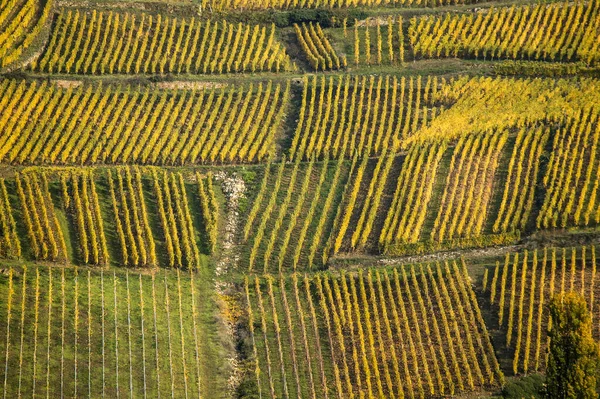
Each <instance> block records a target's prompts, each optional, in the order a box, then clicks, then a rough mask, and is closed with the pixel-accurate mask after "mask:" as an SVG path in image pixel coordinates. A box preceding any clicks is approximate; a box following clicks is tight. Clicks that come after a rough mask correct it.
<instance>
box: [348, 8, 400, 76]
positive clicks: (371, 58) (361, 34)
mask: <svg viewBox="0 0 600 399" xmlns="http://www.w3.org/2000/svg"><path fill="white" fill-rule="evenodd" d="M345 29H347V28H345ZM346 36H348V37H351V38H352V39H353V42H352V43H349V42H346V43H345V44H346V46H345V48H346V49H348V50H350V51H348V52H349V53H351V54H352V60H351V63H353V64H354V65H356V66H361V65H399V64H401V63H403V62H404V32H403V31H402V17H401V16H400V17H395V16H388V17H387V18H385V19H384V20H382V19H380V18H376V19H375V18H374V19H366V20H365V21H364V23H363V22H362V21H361V22H360V23H359V21H354V34H353V35H350V34H349V32H346V31H345V34H344V37H346Z"/></svg>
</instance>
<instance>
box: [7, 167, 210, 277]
mask: <svg viewBox="0 0 600 399" xmlns="http://www.w3.org/2000/svg"><path fill="white" fill-rule="evenodd" d="M190 180H191V181H190ZM199 188H201V190H199ZM216 191H218V189H217V188H215V185H213V182H212V177H210V175H208V176H206V175H204V176H203V175H201V174H200V173H197V174H196V176H195V178H194V179H191V178H190V176H187V177H186V178H184V176H183V174H182V173H180V172H176V173H173V172H166V171H164V173H160V174H158V173H157V171H156V170H155V169H147V168H138V167H134V168H121V167H119V168H107V169H84V170H74V169H71V170H68V171H56V172H54V171H53V172H49V174H48V175H46V174H45V173H43V172H26V173H20V174H17V175H16V176H15V177H14V178H11V179H6V180H4V179H3V180H0V226H1V227H2V230H1V231H0V233H1V235H0V251H2V252H0V256H1V257H2V258H4V259H13V258H19V259H22V260H25V261H28V260H44V261H52V262H60V263H64V264H67V265H68V264H73V265H96V266H103V267H107V266H121V267H147V268H155V267H159V266H160V267H169V268H170V267H177V268H182V269H185V270H200V269H205V266H206V265H207V259H208V257H209V255H210V254H211V253H213V252H214V251H215V250H216V248H217V246H218V243H217V241H218V234H219V218H220V216H219V213H220V210H219V205H218V204H217V199H216V193H215V192H216Z"/></svg>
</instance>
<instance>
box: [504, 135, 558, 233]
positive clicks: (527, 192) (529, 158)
mask: <svg viewBox="0 0 600 399" xmlns="http://www.w3.org/2000/svg"><path fill="white" fill-rule="evenodd" d="M549 135H550V131H549V130H548V129H547V128H546V129H542V128H538V129H529V128H527V129H521V130H519V132H518V133H517V137H516V141H515V144H514V146H513V151H512V155H511V158H510V161H509V162H508V175H507V177H506V182H505V183H504V192H503V194H502V202H501V204H500V208H499V210H498V215H497V217H496V221H495V222H494V226H493V231H494V232H498V231H501V232H506V231H514V230H523V229H525V228H526V227H527V223H528V221H529V219H530V215H531V213H532V211H533V205H534V200H535V189H536V185H537V181H538V174H539V169H540V157H541V155H542V153H543V152H544V149H545V146H546V143H547V142H548V138H549Z"/></svg>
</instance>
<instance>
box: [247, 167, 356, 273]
mask: <svg viewBox="0 0 600 399" xmlns="http://www.w3.org/2000/svg"><path fill="white" fill-rule="evenodd" d="M348 168H349V167H348V164H347V163H346V162H344V161H343V159H340V160H336V161H328V160H325V161H324V162H322V163H321V162H318V163H317V162H311V163H308V164H306V165H303V164H300V163H299V162H295V163H294V164H285V163H281V164H270V165H267V166H266V167H265V172H264V175H263V179H262V182H261V183H260V187H259V189H258V190H259V191H258V194H257V197H256V198H255V200H254V203H253V206H252V208H251V209H250V211H249V213H248V215H247V218H246V224H245V226H244V231H243V237H242V239H243V242H244V243H245V244H246V245H245V247H246V251H248V255H247V256H248V258H247V259H248V268H249V270H251V271H252V270H254V271H264V272H268V271H282V270H290V269H293V270H297V269H299V268H300V269H304V268H313V267H314V268H317V269H320V268H322V266H323V265H324V264H325V263H326V261H327V258H328V255H329V252H328V251H327V246H328V242H329V240H330V238H331V237H330V232H331V231H332V226H333V223H334V219H335V217H336V211H337V207H338V204H339V201H340V197H341V195H342V192H343V190H344V187H345V184H347V183H346V182H347V179H348V175H349V169H348Z"/></svg>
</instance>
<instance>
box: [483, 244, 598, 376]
mask: <svg viewBox="0 0 600 399" xmlns="http://www.w3.org/2000/svg"><path fill="white" fill-rule="evenodd" d="M596 262H597V261H596V248H595V247H594V246H591V247H580V248H546V249H543V250H534V251H530V252H524V253H515V254H512V255H511V254H507V255H506V259H505V261H504V262H503V263H497V264H496V266H495V267H489V272H488V280H489V279H491V282H489V281H488V287H489V293H486V295H489V299H490V302H491V304H492V308H493V311H494V313H495V314H496V315H497V319H496V320H497V322H498V328H499V330H500V331H501V333H502V334H503V336H504V337H505V340H504V342H503V343H504V344H506V347H507V348H509V349H510V351H511V354H512V372H513V373H514V374H527V373H530V372H534V371H543V370H545V368H546V360H547V358H546V348H547V346H548V333H547V332H548V329H549V328H552V325H551V322H550V321H549V313H548V308H547V306H546V305H547V303H548V302H549V301H550V299H551V297H552V296H553V295H555V294H558V293H565V292H569V291H575V292H577V293H580V294H582V295H583V296H584V297H585V299H586V301H587V302H588V306H589V308H590V312H591V313H592V314H593V315H596V314H597V313H598V298H600V297H599V295H600V293H599V292H598V286H597V283H596V279H597V277H596V268H597V264H596ZM593 334H594V336H595V337H596V338H597V337H598V336H599V335H600V330H598V329H594V331H593Z"/></svg>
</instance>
